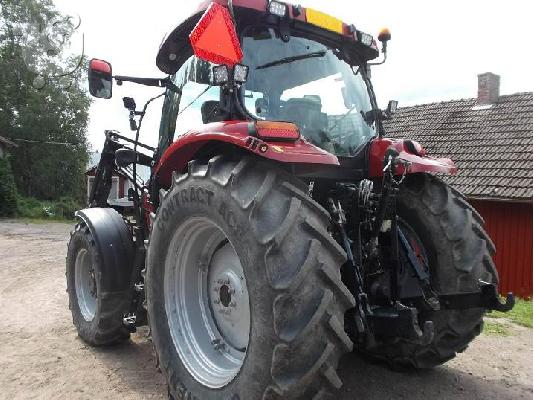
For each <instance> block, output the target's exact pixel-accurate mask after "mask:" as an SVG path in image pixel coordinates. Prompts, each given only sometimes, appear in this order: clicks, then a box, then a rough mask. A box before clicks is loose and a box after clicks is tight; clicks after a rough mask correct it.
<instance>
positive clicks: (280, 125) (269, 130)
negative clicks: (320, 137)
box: [256, 121, 300, 141]
mask: <svg viewBox="0 0 534 400" xmlns="http://www.w3.org/2000/svg"><path fill="white" fill-rule="evenodd" d="M256 134H257V136H258V137H259V138H260V139H263V140H279V141H295V140H298V139H299V138H300V131H299V128H298V126H297V125H295V124H292V123H291V122H276V121H257V122H256Z"/></svg>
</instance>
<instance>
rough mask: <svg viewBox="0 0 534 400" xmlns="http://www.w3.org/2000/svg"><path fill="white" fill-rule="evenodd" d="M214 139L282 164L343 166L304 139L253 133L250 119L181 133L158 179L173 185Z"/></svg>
mask: <svg viewBox="0 0 534 400" xmlns="http://www.w3.org/2000/svg"><path fill="white" fill-rule="evenodd" d="M213 142H222V143H227V144H230V145H233V146H235V147H236V148H239V149H243V150H245V151H248V152H250V153H252V154H255V155H258V156H260V157H263V158H266V159H270V160H275V161H278V162H282V163H302V164H323V165H334V166H338V165H339V161H338V159H337V157H336V156H334V155H333V154H331V153H328V152H327V151H324V150H322V149H320V148H318V147H317V146H314V145H313V144H311V143H309V142H307V141H305V140H303V139H299V140H297V141H295V142H287V141H286V142H272V141H269V142H265V141H263V140H261V139H259V138H257V137H254V136H251V135H250V131H249V123H248V122H243V121H230V122H228V121H227V122H213V123H210V124H206V125H204V126H202V127H201V128H200V129H196V130H194V131H190V132H188V133H186V134H185V135H182V136H180V137H179V138H178V139H177V140H176V141H175V142H174V143H173V144H172V145H171V146H169V148H168V149H167V150H166V151H165V153H164V154H163V156H162V157H161V159H160V161H159V163H158V165H157V166H156V169H155V176H156V179H157V182H158V183H159V184H160V185H161V186H163V187H169V186H170V184H171V176H172V172H173V171H183V170H184V169H185V168H186V167H187V163H188V162H189V161H191V160H192V159H193V158H194V157H195V154H197V153H198V151H199V150H200V149H201V148H202V147H204V146H205V145H207V144H209V143H213Z"/></svg>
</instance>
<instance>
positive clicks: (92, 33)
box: [54, 0, 534, 149]
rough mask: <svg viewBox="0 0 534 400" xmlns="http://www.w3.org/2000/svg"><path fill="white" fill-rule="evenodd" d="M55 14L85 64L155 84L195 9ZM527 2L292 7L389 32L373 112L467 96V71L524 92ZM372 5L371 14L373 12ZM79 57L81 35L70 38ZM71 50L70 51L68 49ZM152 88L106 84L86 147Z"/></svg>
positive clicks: (320, 2) (314, 0)
mask: <svg viewBox="0 0 534 400" xmlns="http://www.w3.org/2000/svg"><path fill="white" fill-rule="evenodd" d="M54 1H55V3H56V5H57V7H58V8H59V9H60V10H61V11H63V12H66V13H69V14H71V15H79V16H80V17H81V20H82V25H81V26H80V28H79V32H80V33H81V32H83V33H84V34H85V52H86V55H87V56H88V57H89V58H93V57H96V58H102V59H105V60H108V61H109V62H111V63H112V65H113V72H114V73H115V74H120V75H134V76H148V77H162V76H163V74H162V73H161V72H160V71H159V70H158V69H157V67H156V65H155V58H156V54H157V51H158V48H159V45H160V43H161V41H162V39H163V37H164V36H165V35H166V34H167V33H169V32H170V31H172V30H173V29H174V27H175V26H177V25H178V24H179V23H180V22H181V21H182V20H183V19H184V18H186V17H187V16H189V15H190V14H191V12H192V11H193V10H194V9H195V8H196V4H197V1H196V0H187V1H184V0H174V1H170V0H152V1H141V0H129V1H119V0H114V1H112V0H106V1H104V0H91V1H87V0H54ZM533 3H534V2H532V1H526V0H508V1H505V2H503V1H498V2H497V1H489V0H485V1H484V0H476V1H473V0H462V1H458V0H448V1H439V2H437V1H428V0H426V1H399V0H392V1H390V0H382V1H380V2H374V1H367V2H365V1H347V0H328V1H327V0H302V1H301V2H300V3H299V4H302V5H303V6H311V7H313V8H316V9H318V10H321V11H324V12H327V13H329V14H331V15H334V16H336V17H339V18H341V19H343V20H344V21H345V22H347V23H353V24H354V25H355V26H356V27H357V28H358V29H359V30H362V31H364V32H368V33H371V34H373V35H374V36H375V37H376V35H377V34H378V32H379V30H380V29H381V28H382V27H385V26H387V27H388V28H389V29H390V30H391V33H392V40H391V42H390V43H389V46H388V49H389V57H388V62H387V63H386V64H385V65H382V66H378V67H374V70H373V83H374V86H375V91H376V92H377V95H378V99H379V105H380V106H382V107H385V106H386V105H387V102H388V100H390V99H395V100H398V101H399V102H400V106H401V107H402V106H403V105H404V106H406V105H413V104H420V103H426V102H433V101H444V100H450V99H458V98H468V97H476V90H477V74H479V73H482V72H487V71H491V72H494V73H496V74H499V75H500V76H501V94H510V93H516V92H523V91H532V90H533V88H534V84H533V82H534V80H533V77H532V75H533V71H534V63H533V56H532V48H534V44H533V43H532V37H533V35H532V32H530V31H529V29H530V27H531V26H532V21H533V17H534V13H533V8H534V7H533V6H532V4H533ZM377 4H379V5H380V8H377V7H376V5H377ZM72 48H73V51H80V49H81V36H80V35H77V36H75V37H74V38H73V40H72ZM77 48H78V50H77ZM158 90H159V89H157V88H145V87H142V86H139V85H133V84H128V83H125V84H124V85H123V86H122V87H118V86H116V85H115V86H114V93H113V94H114V96H113V99H111V100H98V99H95V101H94V103H93V105H92V106H91V111H90V115H91V121H90V125H89V132H88V135H89V140H90V142H91V144H92V147H93V149H100V148H101V147H102V144H103V141H104V136H103V131H104V129H117V130H120V131H122V132H123V133H126V134H130V131H129V126H128V112H127V111H126V110H125V109H124V108H123V106H122V97H123V96H131V97H134V98H135V99H136V101H137V104H138V105H139V106H141V105H142V104H144V102H145V101H146V100H147V99H148V98H150V97H152V96H154V95H156V94H158V93H159V92H158ZM160 117H161V102H160V103H154V104H153V105H152V106H151V108H150V109H149V112H148V115H147V117H146V119H145V122H144V125H143V126H144V129H143V131H142V133H141V139H142V141H144V142H147V143H151V144H155V143H156V142H157V136H158V127H159V119H160Z"/></svg>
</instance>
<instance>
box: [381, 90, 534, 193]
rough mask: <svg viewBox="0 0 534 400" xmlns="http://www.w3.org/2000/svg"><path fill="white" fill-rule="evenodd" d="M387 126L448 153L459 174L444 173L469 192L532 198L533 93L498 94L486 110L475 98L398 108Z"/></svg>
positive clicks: (390, 132)
mask: <svg viewBox="0 0 534 400" xmlns="http://www.w3.org/2000/svg"><path fill="white" fill-rule="evenodd" d="M385 128H386V132H387V133H388V135H389V136H391V137H394V138H399V139H401V138H406V139H414V140H417V141H419V142H420V143H421V144H422V145H423V146H424V147H425V148H426V150H427V152H428V153H429V154H430V155H432V156H436V157H449V158H452V159H453V160H454V161H455V162H456V164H457V165H458V174H457V175H455V176H445V177H443V178H444V179H445V181H447V182H448V183H449V184H450V185H452V186H454V187H455V188H456V189H458V190H460V191H461V192H463V193H464V194H465V195H467V196H470V197H490V198H495V199H516V200H526V199H530V200H531V199H532V92H524V93H516V94H512V95H504V96H500V97H499V99H498V101H497V102H496V103H495V104H494V105H493V106H492V107H491V108H487V109H477V108H476V99H462V100H451V101H446V102H440V103H430V104H421V105H417V106H412V107H402V108H399V109H398V110H397V113H396V114H395V117H394V118H393V119H392V120H390V121H387V122H386V123H385Z"/></svg>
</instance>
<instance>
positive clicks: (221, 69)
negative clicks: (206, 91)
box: [212, 64, 230, 86]
mask: <svg viewBox="0 0 534 400" xmlns="http://www.w3.org/2000/svg"><path fill="white" fill-rule="evenodd" d="M212 76H213V84H214V85H215V86H221V85H224V84H226V83H228V81H229V80H230V73H229V72H228V67H227V66H226V65H224V64H223V65H216V66H214V67H213V69H212Z"/></svg>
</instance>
